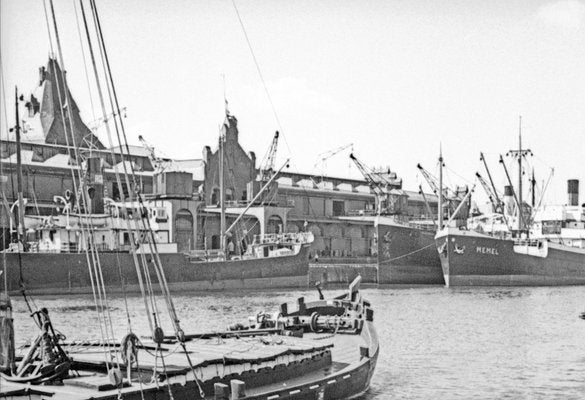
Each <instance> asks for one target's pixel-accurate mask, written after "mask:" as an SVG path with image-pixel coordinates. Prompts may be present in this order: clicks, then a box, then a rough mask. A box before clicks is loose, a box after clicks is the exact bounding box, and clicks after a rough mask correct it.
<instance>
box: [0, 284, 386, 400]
mask: <svg viewBox="0 0 585 400" xmlns="http://www.w3.org/2000/svg"><path fill="white" fill-rule="evenodd" d="M360 281H361V278H360V277H358V278H356V280H354V282H352V284H351V285H350V287H349V290H348V291H347V292H346V293H345V294H343V295H341V296H338V297H335V298H333V299H330V300H324V299H323V296H322V295H321V291H320V290H319V292H320V299H319V300H316V301H311V302H306V303H305V301H304V298H300V299H298V302H297V304H296V305H294V306H288V305H287V304H283V305H281V307H280V310H279V311H278V312H276V313H274V314H270V313H259V314H258V315H256V316H254V317H253V318H251V319H250V321H252V322H251V323H250V324H249V325H248V326H243V325H239V324H238V325H236V326H232V327H231V328H230V330H228V331H225V332H213V333H208V334H193V335H185V336H184V338H183V341H182V343H184V344H185V346H180V343H178V341H177V340H176V338H175V337H167V336H160V337H155V338H154V340H153V341H152V342H148V343H147V342H144V343H142V342H140V341H139V340H135V339H134V338H130V339H128V338H125V339H124V340H123V341H122V342H121V343H117V344H112V345H110V346H103V345H100V346H98V345H90V344H75V343H64V342H62V341H60V340H59V338H58V337H55V336H52V335H50V333H51V332H52V331H53V327H52V326H51V325H50V320H49V319H48V314H47V315H42V318H43V320H44V321H45V323H44V327H45V328H44V329H46V331H45V332H41V334H40V335H39V338H41V339H37V340H36V341H34V342H33V345H32V346H28V347H27V348H25V349H24V350H25V351H26V352H27V354H26V355H24V357H23V358H20V359H19V360H20V361H19V363H20V364H19V366H18V368H17V369H16V370H15V371H16V372H14V373H13V374H9V373H6V372H5V373H3V374H2V378H1V380H0V383H1V386H0V387H1V393H0V398H6V399H11V400H17V399H44V398H56V399H62V400H69V399H76V400H82V399H88V400H89V399H103V400H106V399H111V400H113V399H119V398H123V399H171V398H172V399H175V400H180V399H197V398H202V399H228V398H231V399H262V400H269V399H346V398H350V397H354V396H356V395H359V394H361V393H363V392H364V391H366V390H367V389H368V387H369V384H370V380H371V378H372V375H373V373H374V369H375V367H376V361H377V357H378V353H379V345H378V337H377V334H376V331H375V329H374V323H373V319H374V318H373V316H374V313H373V309H372V307H371V305H370V303H369V302H368V301H367V300H365V299H364V298H363V297H362V296H361V293H360V291H359V284H360ZM45 333H47V335H48V336H51V337H52V338H54V339H55V340H54V342H53V344H54V347H52V350H51V351H50V352H51V353H52V354H53V355H54V357H53V361H52V363H50V362H47V357H46V350H47V347H46V346H45V344H44V341H45V339H43V338H45V337H47V335H45ZM35 346H36V348H35ZM106 348H109V349H110V350H109V351H112V352H113V353H112V356H113V357H114V358H117V359H120V360H123V361H120V363H119V366H118V367H112V366H110V367H109V368H108V366H107V364H106V363H105V362H104V361H103V359H104V352H106V351H107V350H106ZM43 352H45V353H44V355H43ZM157 354H160V355H162V357H161V356H158V357H157V356H156V355H157ZM186 355H190V356H189V357H188V358H187V360H189V362H186V361H185V358H186V357H185V356H186ZM136 360H138V361H139V362H136ZM190 360H192V363H191V361H190ZM190 364H191V365H190ZM41 383H42V385H41Z"/></svg>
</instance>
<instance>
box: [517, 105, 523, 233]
mask: <svg viewBox="0 0 585 400" xmlns="http://www.w3.org/2000/svg"><path fill="white" fill-rule="evenodd" d="M518 212H519V213H520V216H521V217H520V218H519V219H518V224H519V226H518V228H519V229H518V230H519V231H521V230H522V229H523V228H524V226H523V225H524V224H523V217H524V215H523V213H522V116H521V115H520V116H519V117H518Z"/></svg>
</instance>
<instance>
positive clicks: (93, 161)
mask: <svg viewBox="0 0 585 400" xmlns="http://www.w3.org/2000/svg"><path fill="white" fill-rule="evenodd" d="M87 173H88V182H87V183H88V185H87V195H88V197H89V202H88V203H89V212H90V213H91V214H103V213H104V175H103V168H102V160H101V158H99V157H96V156H93V157H90V158H88V159H87Z"/></svg>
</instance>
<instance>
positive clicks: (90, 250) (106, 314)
mask: <svg viewBox="0 0 585 400" xmlns="http://www.w3.org/2000/svg"><path fill="white" fill-rule="evenodd" d="M49 4H50V6H51V15H52V19H53V27H54V33H55V41H56V43H57V49H58V52H59V59H60V62H61V68H62V69H61V82H62V84H63V89H64V91H65V104H66V105H67V114H68V118H69V128H70V133H71V140H72V142H73V143H72V146H71V145H70V143H69V136H68V133H67V124H66V120H65V116H64V113H63V108H65V106H62V104H63V102H62V96H61V94H60V85H59V81H58V80H56V86H57V92H58V95H59V96H58V97H59V103H60V107H59V108H60V111H61V119H62V122H63V127H64V131H65V139H66V143H67V147H68V149H69V151H71V148H73V151H74V157H75V158H74V160H75V164H76V166H77V168H75V170H76V172H77V174H78V179H79V183H80V185H81V186H80V188H82V187H83V183H84V179H85V178H84V177H82V172H81V169H82V165H81V164H80V160H81V157H80V155H79V151H78V147H77V143H76V142H75V133H74V132H75V127H74V121H73V117H72V114H71V109H72V108H73V106H72V105H73V102H72V99H71V98H70V96H69V89H68V87H67V81H66V77H65V73H64V69H65V64H64V60H63V52H62V49H61V42H60V39H59V30H58V27H57V20H56V17H55V10H54V5H53V0H49ZM45 9H46V8H45ZM47 18H48V17H47ZM51 46H52V45H51ZM53 63H54V65H53V69H54V72H55V76H56V77H57V74H56V72H57V65H56V62H55V61H53ZM72 174H73V168H72ZM84 175H85V173H84ZM73 183H74V187H75V190H76V193H77V194H78V195H79V197H81V200H82V205H83V207H84V211H82V210H81V209H80V210H79V211H80V216H82V218H83V217H85V219H86V222H87V225H88V226H87V230H88V238H87V240H88V242H87V243H86V255H87V258H88V266H89V267H90V276H91V265H92V263H90V262H89V254H91V259H92V261H93V273H94V274H95V283H96V285H97V289H98V290H97V293H98V296H97V297H98V300H99V305H98V308H99V310H98V315H102V314H103V315H102V316H103V323H104V328H105V330H104V331H102V337H105V338H106V345H107V348H108V354H109V355H110V357H111V356H112V349H111V343H110V342H111V340H110V338H111V337H110V336H109V333H108V327H109V329H110V331H111V334H112V337H113V326H112V318H111V315H110V309H109V306H108V301H107V294H106V291H105V285H104V282H103V275H102V274H101V264H100V259H99V255H98V254H97V253H96V251H97V249H96V247H95V242H94V240H93V239H94V230H95V228H94V226H93V223H92V221H91V220H90V218H89V216H88V206H87V200H86V197H85V196H84V195H82V193H81V190H79V189H78V188H77V185H76V180H75V178H74V179H73ZM82 233H83V234H84V235H85V229H84V227H83V226H82ZM84 235H83V236H84ZM83 236H82V237H83ZM104 310H105V311H104ZM100 320H101V317H100ZM100 329H101V323H100ZM104 333H105V336H104ZM113 358H114V359H115V360H116V362H117V364H118V366H119V361H118V359H117V354H116V353H114V356H113ZM110 361H111V360H107V358H106V367H107V368H109V362H110Z"/></svg>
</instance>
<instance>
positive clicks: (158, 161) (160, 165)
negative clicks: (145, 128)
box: [138, 135, 173, 173]
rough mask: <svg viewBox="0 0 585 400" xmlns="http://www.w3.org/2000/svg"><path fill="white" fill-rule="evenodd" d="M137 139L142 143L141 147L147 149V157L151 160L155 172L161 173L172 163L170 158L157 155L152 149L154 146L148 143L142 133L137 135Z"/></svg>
mask: <svg viewBox="0 0 585 400" xmlns="http://www.w3.org/2000/svg"><path fill="white" fill-rule="evenodd" d="M138 140H139V141H140V143H142V147H144V148H145V149H146V150H147V151H148V158H149V159H150V162H152V166H153V167H154V171H155V173H161V172H163V171H164V170H165V169H167V168H168V167H170V166H171V165H172V164H173V160H171V159H170V158H163V157H158V156H157V155H156V152H155V151H154V146H153V145H151V144H150V143H148V142H147V141H146V139H144V137H143V136H142V135H138Z"/></svg>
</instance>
